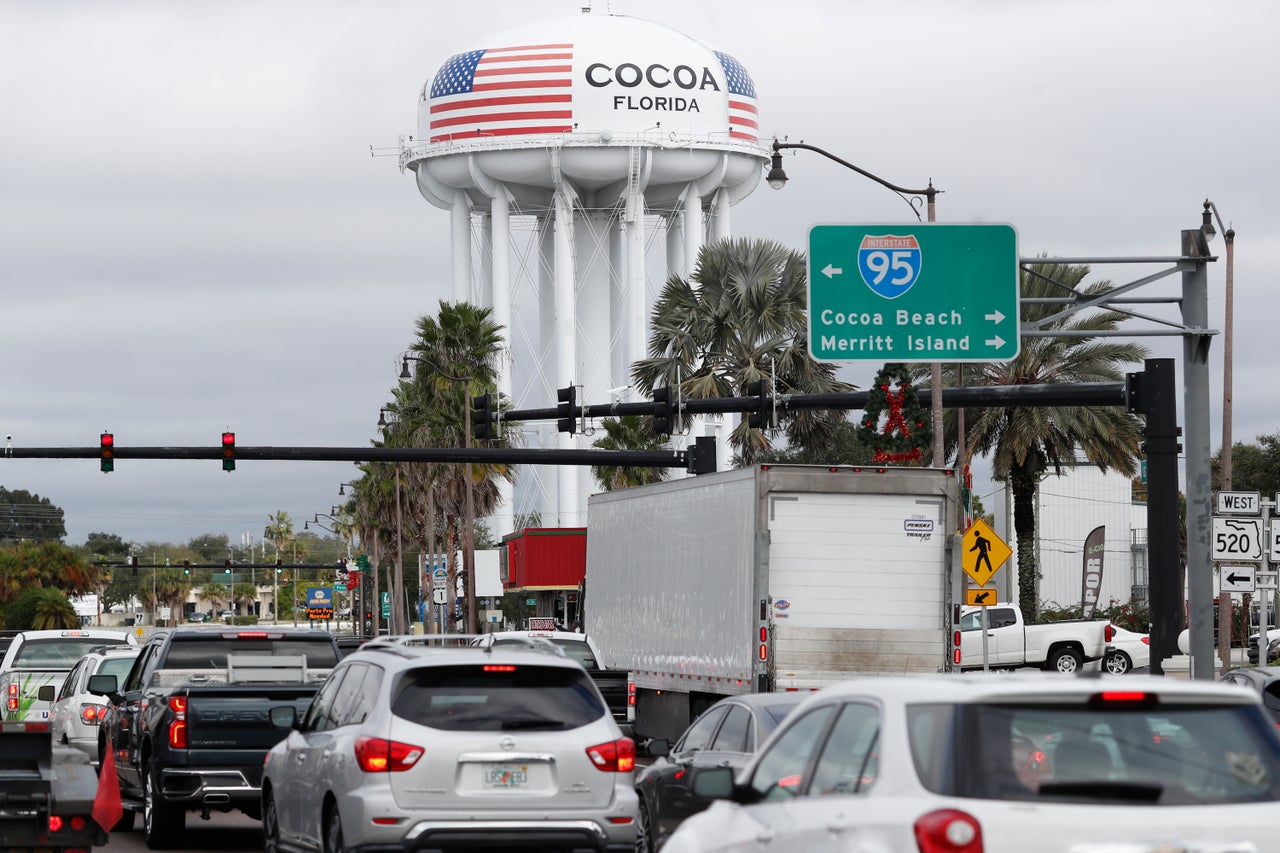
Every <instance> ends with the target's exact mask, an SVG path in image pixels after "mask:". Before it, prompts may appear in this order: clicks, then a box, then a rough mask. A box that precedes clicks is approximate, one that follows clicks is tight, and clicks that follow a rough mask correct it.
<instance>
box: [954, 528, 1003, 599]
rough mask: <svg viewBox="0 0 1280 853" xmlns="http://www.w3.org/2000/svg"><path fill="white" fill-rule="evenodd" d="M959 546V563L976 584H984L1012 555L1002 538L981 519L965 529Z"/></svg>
mask: <svg viewBox="0 0 1280 853" xmlns="http://www.w3.org/2000/svg"><path fill="white" fill-rule="evenodd" d="M960 548H961V550H960V565H961V567H962V568H963V569H964V573H965V574H966V575H968V576H969V577H971V578H973V582H974V583H976V584H977V585H978V586H986V585H987V581H989V580H991V576H992V575H994V574H995V573H996V571H997V570H999V568H1000V567H1001V566H1003V565H1004V563H1005V560H1008V559H1009V557H1011V556H1012V555H1013V551H1011V550H1010V549H1009V546H1008V545H1006V544H1004V540H1003V539H1001V538H1000V537H999V536H997V535H996V532H995V531H994V530H992V529H991V527H990V526H989V525H988V524H987V523H986V522H985V521H983V520H982V519H978V520H977V521H975V522H974V523H973V526H972V527H970V528H969V529H968V530H966V531H965V533H964V538H963V539H962V540H961V545H960Z"/></svg>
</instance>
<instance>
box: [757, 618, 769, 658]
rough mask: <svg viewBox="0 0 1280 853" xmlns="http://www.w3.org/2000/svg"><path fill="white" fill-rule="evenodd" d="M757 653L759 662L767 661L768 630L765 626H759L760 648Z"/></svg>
mask: <svg viewBox="0 0 1280 853" xmlns="http://www.w3.org/2000/svg"><path fill="white" fill-rule="evenodd" d="M757 653H758V655H759V657H760V660H768V659H769V628H768V626H766V625H761V626H760V648H759V650H758V652H757Z"/></svg>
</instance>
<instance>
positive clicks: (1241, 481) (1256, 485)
mask: <svg viewBox="0 0 1280 853" xmlns="http://www.w3.org/2000/svg"><path fill="white" fill-rule="evenodd" d="M1221 463H1222V451H1218V452H1217V453H1215V454H1214V455H1213V487H1214V488H1215V489H1216V488H1218V483H1219V479H1218V478H1219V467H1220V466H1221ZM1231 488H1233V489H1235V490H1237V491H1246V492H1260V493H1261V494H1263V495H1274V494H1276V493H1277V492H1280V432H1275V433H1271V434H1270V435H1260V436H1258V439H1257V443H1256V444H1246V443H1244V442H1240V441H1237V442H1236V443H1235V444H1233V445H1232V447H1231Z"/></svg>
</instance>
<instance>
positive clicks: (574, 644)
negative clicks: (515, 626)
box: [493, 637, 599, 669]
mask: <svg viewBox="0 0 1280 853" xmlns="http://www.w3.org/2000/svg"><path fill="white" fill-rule="evenodd" d="M541 639H544V640H546V641H547V642H549V643H554V644H556V645H557V646H559V647H560V648H562V649H564V654H565V657H567V658H569V659H570V660H576V661H577V662H578V663H580V664H582V666H583V668H584V669H599V666H597V664H596V656H595V654H594V653H592V651H591V646H589V645H588V644H587V641H586V640H567V639H561V638H559V637H542V638H541ZM493 644H494V645H495V646H519V647H521V648H528V646H529V643H528V641H527V640H522V639H521V640H494V641H493Z"/></svg>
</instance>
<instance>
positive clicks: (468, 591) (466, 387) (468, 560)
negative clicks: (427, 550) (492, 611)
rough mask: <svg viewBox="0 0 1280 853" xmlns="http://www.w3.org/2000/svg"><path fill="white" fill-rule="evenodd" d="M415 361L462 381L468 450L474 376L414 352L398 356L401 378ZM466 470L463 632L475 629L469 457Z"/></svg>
mask: <svg viewBox="0 0 1280 853" xmlns="http://www.w3.org/2000/svg"><path fill="white" fill-rule="evenodd" d="M410 361H417V362H421V363H422V364H425V365H427V366H428V367H430V368H431V369H432V370H434V371H435V372H436V374H437V375H438V376H440V377H441V378H443V379H446V380H448V381H450V382H461V383H463V401H462V417H463V427H462V441H463V447H465V448H466V449H468V450H470V449H471V381H472V379H473V377H472V376H471V375H470V374H468V375H466V376H452V375H450V374H448V373H445V372H444V370H442V369H441V368H440V365H438V364H436V363H435V362H434V361H432V360H431V359H429V358H423V357H422V356H417V355H408V354H405V355H403V356H401V362H400V378H401V379H409V378H410V377H411V376H412V374H411V373H410V372H409V362H410ZM465 465H466V470H465V473H464V480H465V482H464V484H463V486H464V495H465V497H464V507H463V512H464V514H465V518H464V519H463V529H462V574H463V582H462V598H463V600H464V601H465V602H466V605H467V626H466V631H467V632H472V631H475V630H476V616H477V613H476V539H475V524H476V505H475V488H474V486H473V485H472V482H471V460H470V459H468V460H467V461H466V463H465Z"/></svg>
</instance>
